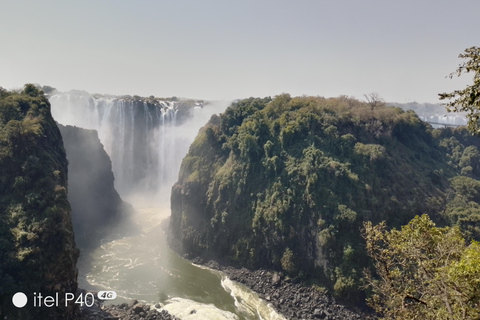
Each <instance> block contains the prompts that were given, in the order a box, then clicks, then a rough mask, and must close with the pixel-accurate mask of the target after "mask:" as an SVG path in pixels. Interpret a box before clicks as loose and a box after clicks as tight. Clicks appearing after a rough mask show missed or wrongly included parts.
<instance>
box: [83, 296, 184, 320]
mask: <svg viewBox="0 0 480 320" xmlns="http://www.w3.org/2000/svg"><path fill="white" fill-rule="evenodd" d="M83 292H84V293H85V291H83ZM94 295H95V296H96V293H94ZM90 303H91V301H89V304H90ZM160 307H161V306H160V304H156V305H151V304H146V303H141V302H138V301H137V300H133V301H132V302H131V303H130V304H128V303H122V304H119V305H105V304H103V303H102V302H100V301H99V300H95V301H94V303H93V305H92V306H91V307H86V306H83V307H80V309H79V311H78V317H77V320H180V319H178V318H176V317H174V316H172V315H171V314H169V313H168V312H167V311H166V310H161V309H160Z"/></svg>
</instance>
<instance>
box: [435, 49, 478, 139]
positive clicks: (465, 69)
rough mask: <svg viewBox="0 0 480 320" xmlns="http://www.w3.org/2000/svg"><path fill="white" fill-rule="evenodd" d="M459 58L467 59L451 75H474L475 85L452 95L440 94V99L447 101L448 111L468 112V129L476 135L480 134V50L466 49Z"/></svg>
mask: <svg viewBox="0 0 480 320" xmlns="http://www.w3.org/2000/svg"><path fill="white" fill-rule="evenodd" d="M459 58H462V59H467V61H466V62H464V63H462V64H460V66H459V67H458V69H457V70H456V71H455V72H453V73H451V74H450V78H452V77H453V76H454V75H456V76H461V75H462V74H465V73H470V72H472V73H473V84H471V85H467V87H466V88H465V89H463V90H455V91H453V92H451V93H440V94H439V96H440V99H441V100H444V99H447V100H449V102H448V103H447V104H446V106H447V110H449V111H454V112H460V111H466V112H467V118H468V128H469V129H470V130H471V131H472V132H473V133H475V134H480V126H479V122H480V48H479V47H471V48H467V49H465V51H464V53H462V54H460V55H459Z"/></svg>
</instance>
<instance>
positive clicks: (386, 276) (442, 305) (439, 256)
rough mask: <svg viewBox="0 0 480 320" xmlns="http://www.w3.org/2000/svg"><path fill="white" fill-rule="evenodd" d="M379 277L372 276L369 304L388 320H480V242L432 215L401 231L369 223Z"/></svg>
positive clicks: (367, 229) (368, 239) (370, 244)
mask: <svg viewBox="0 0 480 320" xmlns="http://www.w3.org/2000/svg"><path fill="white" fill-rule="evenodd" d="M364 238H365V240H366V245H367V247H366V249H367V252H368V254H369V255H370V257H372V258H373V261H374V265H375V268H376V273H377V275H378V278H376V279H375V278H374V277H373V276H372V275H371V274H370V273H368V272H367V273H366V279H367V280H368V284H369V286H370V287H371V288H372V290H373V296H372V297H371V298H370V299H369V304H370V305H371V306H372V307H373V308H374V309H375V310H376V311H377V312H378V313H379V314H380V315H382V316H384V317H385V318H387V319H452V320H453V319H479V317H480V286H479V284H480V264H479V263H480V244H479V243H478V242H472V243H471V244H470V245H469V246H467V245H466V244H465V241H464V239H463V237H462V235H461V233H460V230H459V229H458V228H457V227H453V228H449V227H446V228H437V227H435V224H434V223H433V222H432V221H431V220H430V218H429V217H428V215H423V216H421V217H418V216H417V217H415V218H414V219H413V220H412V221H411V222H410V223H409V224H408V225H406V226H403V227H402V228H401V230H395V229H393V230H391V231H386V224H385V223H381V224H379V225H376V226H373V225H372V224H371V223H370V222H366V223H365V224H364Z"/></svg>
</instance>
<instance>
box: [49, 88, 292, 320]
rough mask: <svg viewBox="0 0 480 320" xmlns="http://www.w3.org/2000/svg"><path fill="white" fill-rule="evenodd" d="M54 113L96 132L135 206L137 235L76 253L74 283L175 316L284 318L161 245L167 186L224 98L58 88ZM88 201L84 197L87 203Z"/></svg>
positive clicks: (121, 190) (123, 190)
mask: <svg viewBox="0 0 480 320" xmlns="http://www.w3.org/2000/svg"><path fill="white" fill-rule="evenodd" d="M49 99H50V103H51V105H52V114H53V116H54V118H55V119H56V121H58V122H59V123H61V124H64V125H74V126H78V127H82V128H86V129H95V130H97V131H98V136H99V138H100V141H101V142H102V143H103V145H104V147H105V150H106V151H107V153H108V154H109V156H110V158H111V160H112V168H113V172H114V175H115V187H116V189H117V190H118V191H119V193H120V194H121V195H122V197H123V198H124V199H126V200H128V201H129V202H131V203H132V204H133V206H134V207H135V209H136V211H137V213H136V216H135V217H134V218H135V220H136V221H137V223H138V224H139V227H140V229H141V230H142V232H141V233H140V234H139V235H136V236H128V237H123V238H116V239H114V240H112V239H109V237H108V235H106V238H105V240H104V242H103V244H102V246H100V247H99V248H97V249H95V250H91V251H86V250H84V251H82V254H81V257H80V260H79V265H78V267H79V284H80V286H81V287H83V288H85V289H92V290H115V291H116V292H117V294H118V296H119V298H118V299H117V300H116V301H114V302H115V303H119V302H122V301H120V300H121V299H122V298H123V299H126V300H128V299H138V300H143V301H146V302H148V303H156V302H161V303H164V304H166V306H165V308H166V309H167V310H168V311H169V312H170V313H172V314H174V315H176V316H178V317H180V318H181V319H193V318H192V316H191V315H190V312H192V310H195V313H194V318H195V319H241V320H242V319H248V320H250V319H252V320H253V319H271V320H273V319H284V318H283V317H282V316H280V315H278V314H277V313H276V312H275V311H274V310H273V309H272V308H270V307H269V306H268V305H267V304H266V303H265V302H264V301H262V300H261V299H259V298H258V296H257V295H256V294H255V293H253V292H251V291H250V290H248V289H246V288H244V287H243V286H241V285H238V284H236V283H234V282H232V281H230V280H228V279H227V278H226V277H225V276H224V275H222V274H220V273H218V272H213V271H211V270H208V269H205V268H201V267H198V266H194V265H192V264H191V263H189V262H188V261H186V260H184V259H182V258H180V257H179V256H178V255H177V254H176V253H175V252H173V251H172V250H170V249H169V248H168V246H167V245H166V236H165V235H164V234H163V232H162V230H161V228H160V223H161V221H162V220H163V219H165V218H167V217H168V216H169V215H170V209H169V198H170V189H171V186H172V185H173V183H174V182H175V181H176V179H177V175H178V171H179V167H180V163H181V160H182V158H183V157H184V156H185V154H186V153H187V151H188V147H189V145H190V144H191V142H192V141H193V138H194V137H195V136H196V134H197V133H198V130H199V129H200V127H201V126H202V125H204V124H205V123H206V122H207V120H208V118H209V117H210V116H211V114H213V113H218V112H221V111H223V110H224V109H225V108H226V106H227V103H218V104H209V105H208V106H206V107H204V108H203V109H202V108H199V107H195V105H194V103H192V102H189V103H185V102H182V101H164V100H158V99H152V98H148V99H145V98H140V97H133V98H132V97H105V96H91V95H90V94H88V93H86V92H79V91H75V92H69V93H57V94H54V95H52V96H51V97H50V98H49ZM87 200H88V199H86V201H87Z"/></svg>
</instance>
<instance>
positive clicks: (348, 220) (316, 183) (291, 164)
mask: <svg viewBox="0 0 480 320" xmlns="http://www.w3.org/2000/svg"><path fill="white" fill-rule="evenodd" d="M459 130H460V129H459ZM455 134H456V135H457V138H453V136H455ZM467 135H468V134H464V133H461V132H460V131H458V132H457V133H454V132H453V131H451V130H447V131H434V130H433V129H432V128H431V127H430V126H428V125H426V124H425V123H423V122H422V121H420V120H419V118H418V117H417V116H416V115H415V113H413V112H404V111H402V110H401V109H399V108H387V107H376V108H372V107H371V106H369V105H366V104H364V103H362V102H360V101H357V100H354V99H349V98H337V99H324V98H318V97H301V98H291V97H290V96H289V95H281V96H278V97H276V98H275V99H273V100H272V99H270V98H265V99H254V98H251V99H247V100H243V101H239V102H237V103H234V104H233V105H232V106H231V107H230V108H229V109H227V111H226V112H225V113H223V114H222V115H220V116H219V117H217V116H214V117H212V119H211V120H210V122H209V123H208V124H207V125H206V126H205V127H204V128H203V129H202V130H201V131H200V133H199V135H198V136H197V138H196V139H195V141H194V142H193V144H192V145H191V147H190V151H189V153H188V154H187V156H186V157H185V158H184V160H183V162H182V167H181V171H180V175H179V181H178V182H177V183H176V184H175V185H174V187H173V189H172V198H171V206H172V216H171V221H170V229H171V233H172V235H171V243H172V244H173V245H174V246H176V247H177V248H178V249H179V250H180V251H182V252H183V253H186V254H188V255H190V256H202V257H213V258H217V259H221V260H226V261H229V262H230V263H235V264H240V265H243V266H248V267H254V268H257V267H266V268H269V269H276V270H282V271H283V272H286V273H287V274H289V275H290V276H293V277H296V278H300V279H315V281H319V283H320V284H321V285H323V286H326V287H327V288H329V289H330V290H332V292H334V293H335V294H336V296H337V297H340V298H343V299H349V300H351V301H355V300H357V301H358V300H362V295H361V294H359V291H358V288H359V285H360V284H361V277H362V270H363V269H364V268H365V267H368V264H369V262H368V259H367V256H366V254H365V250H364V241H363V239H362V236H361V231H360V230H361V228H362V223H363V221H368V220H370V221H373V222H379V221H382V220H386V221H387V222H388V224H389V225H390V226H396V227H398V226H400V225H403V224H406V223H407V222H408V221H409V220H410V219H412V218H413V217H414V216H415V215H417V214H421V213H429V214H431V216H432V217H433V218H434V219H435V220H436V221H437V222H439V223H446V222H452V221H453V220H455V219H456V218H452V216H449V217H447V216H445V215H442V214H440V212H445V211H444V209H445V208H446V206H447V207H448V205H447V203H449V199H451V198H452V197H453V195H452V191H451V188H450V180H449V179H450V178H452V177H453V176H456V175H459V174H460V171H461V170H463V171H465V172H467V171H468V173H472V172H473V171H474V170H473V169H472V168H473V167H472V168H469V169H468V168H467V167H468V166H467V163H476V162H475V161H476V160H472V159H474V158H475V159H476V156H473V158H470V156H468V157H469V159H470V160H468V161H467V160H465V161H462V160H461V158H462V157H463V155H465V154H466V152H467V149H468V148H467V147H466V146H467V145H469V144H475V145H472V146H470V147H469V148H473V149H475V150H476V152H477V153H476V152H470V151H468V152H470V154H471V155H473V154H477V155H478V149H477V147H478V145H479V143H478V139H477V140H468V139H464V138H461V136H462V137H465V136H467ZM455 150H456V151H455ZM462 154H463V155H462ZM474 166H475V167H477V165H476V164H475V165H474ZM462 167H463V169H462ZM463 171H462V172H463ZM477 178H478V177H477ZM462 179H463V178H462ZM469 179H470V178H469ZM463 181H464V182H465V183H469V182H470V180H468V181H467V180H465V179H463ZM470 217H472V216H470ZM478 217H480V215H479V216H478ZM478 217H476V218H475V219H477V218H478ZM449 219H450V220H449ZM475 219H474V220H475ZM447 220H449V221H447ZM475 221H476V220H475Z"/></svg>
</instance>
